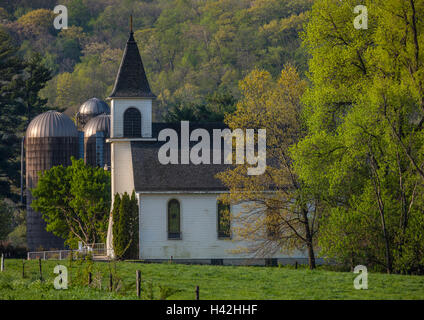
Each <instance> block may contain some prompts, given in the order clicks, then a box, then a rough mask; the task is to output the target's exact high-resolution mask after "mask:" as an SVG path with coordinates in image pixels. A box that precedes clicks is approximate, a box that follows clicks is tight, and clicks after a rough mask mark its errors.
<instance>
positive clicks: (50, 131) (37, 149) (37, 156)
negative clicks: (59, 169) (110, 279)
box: [25, 111, 78, 250]
mask: <svg viewBox="0 0 424 320" xmlns="http://www.w3.org/2000/svg"><path fill="white" fill-rule="evenodd" d="M25 146H26V172H27V176H26V186H27V242H28V247H29V249H30V250H38V249H40V248H43V249H44V250H49V249H53V248H55V249H59V248H63V240H62V239H60V238H58V237H56V236H54V235H53V234H52V233H50V232H47V231H46V230H45V226H46V223H45V221H44V220H43V218H42V216H41V213H39V212H35V211H34V210H33V209H32V208H31V206H30V205H31V202H32V195H31V189H32V188H34V187H36V186H37V182H38V172H40V171H45V170H48V169H50V168H51V167H53V166H56V165H63V166H68V165H70V164H71V156H74V157H76V158H77V156H78V131H77V128H76V126H75V124H74V123H73V122H72V120H71V119H70V118H69V117H68V116H66V115H65V114H63V113H60V112H56V111H48V112H45V113H43V114H40V115H38V116H37V117H36V118H34V119H33V120H32V121H31V123H30V124H29V126H28V129H27V131H26V136H25Z"/></svg>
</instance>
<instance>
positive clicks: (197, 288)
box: [196, 286, 200, 300]
mask: <svg viewBox="0 0 424 320" xmlns="http://www.w3.org/2000/svg"><path fill="white" fill-rule="evenodd" d="M196 300H200V299H199V286H196Z"/></svg>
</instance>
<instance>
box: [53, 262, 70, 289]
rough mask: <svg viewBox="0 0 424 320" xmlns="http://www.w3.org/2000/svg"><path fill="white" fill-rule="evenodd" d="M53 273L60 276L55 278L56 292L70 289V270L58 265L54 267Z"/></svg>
mask: <svg viewBox="0 0 424 320" xmlns="http://www.w3.org/2000/svg"><path fill="white" fill-rule="evenodd" d="M53 273H55V274H58V276H57V277H56V278H54V282H53V285H54V288H55V289H56V290H63V289H65V290H66V289H68V268H66V267H65V266H64V265H61V264H58V265H57V266H56V267H54V269H53Z"/></svg>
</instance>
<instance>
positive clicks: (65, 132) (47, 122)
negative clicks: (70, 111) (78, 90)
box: [26, 110, 78, 138]
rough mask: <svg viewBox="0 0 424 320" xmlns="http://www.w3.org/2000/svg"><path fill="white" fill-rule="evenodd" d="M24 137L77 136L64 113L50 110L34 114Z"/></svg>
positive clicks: (70, 121)
mask: <svg viewBox="0 0 424 320" xmlns="http://www.w3.org/2000/svg"><path fill="white" fill-rule="evenodd" d="M26 137H27V138H46V137H78V131H77V127H76V126H75V124H74V122H73V121H72V120H71V119H70V118H69V117H68V116H67V115H66V114H64V113H60V112H57V111H53V110H51V111H47V112H44V113H42V114H40V115H38V116H36V117H35V118H34V119H33V120H32V121H31V122H30V124H29V126H28V128H27V131H26Z"/></svg>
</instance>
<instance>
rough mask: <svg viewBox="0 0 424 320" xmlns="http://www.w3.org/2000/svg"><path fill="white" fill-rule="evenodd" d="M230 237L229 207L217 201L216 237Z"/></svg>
mask: <svg viewBox="0 0 424 320" xmlns="http://www.w3.org/2000/svg"><path fill="white" fill-rule="evenodd" d="M230 237H231V207H230V205H229V204H225V203H223V202H221V201H218V238H219V239H225V238H230Z"/></svg>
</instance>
